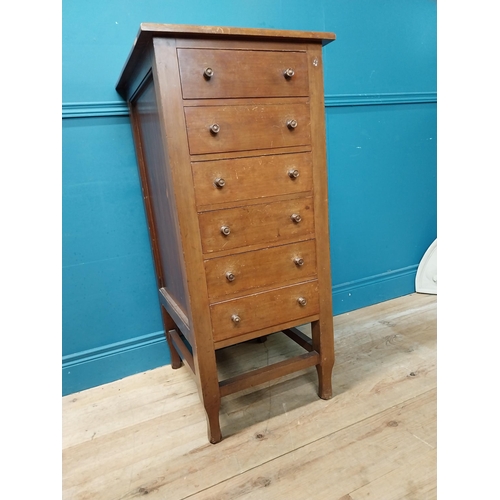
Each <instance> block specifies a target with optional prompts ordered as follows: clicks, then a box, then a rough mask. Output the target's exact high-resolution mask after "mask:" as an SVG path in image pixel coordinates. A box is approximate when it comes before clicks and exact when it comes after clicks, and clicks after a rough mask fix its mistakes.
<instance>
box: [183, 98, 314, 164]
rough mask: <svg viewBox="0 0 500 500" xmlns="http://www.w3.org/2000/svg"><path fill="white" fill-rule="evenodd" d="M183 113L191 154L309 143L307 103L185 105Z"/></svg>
mask: <svg viewBox="0 0 500 500" xmlns="http://www.w3.org/2000/svg"><path fill="white" fill-rule="evenodd" d="M184 113H185V116H186V127H187V135H188V142H189V151H190V153H191V154H192V155H196V154H205V153H220V152H225V151H248V150H256V149H271V148H283V147H287V146H305V145H310V144H311V132H310V115H309V104H308V103H295V104H254V105H235V106H199V107H185V108H184ZM293 125H296V126H295V128H293Z"/></svg>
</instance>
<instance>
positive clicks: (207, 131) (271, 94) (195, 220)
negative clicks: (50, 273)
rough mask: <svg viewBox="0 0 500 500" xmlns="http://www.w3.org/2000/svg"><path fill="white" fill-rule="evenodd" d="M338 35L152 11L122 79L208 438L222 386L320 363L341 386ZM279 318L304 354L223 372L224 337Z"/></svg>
mask: <svg viewBox="0 0 500 500" xmlns="http://www.w3.org/2000/svg"><path fill="white" fill-rule="evenodd" d="M334 39H335V35H334V34H333V33H316V32H302V31H281V30H264V29H243V28H224V27H208V26H182V25H166V24H142V25H141V28H140V31H139V34H138V36H137V38H136V40H135V43H134V46H133V48H132V51H131V53H130V55H129V58H128V60H127V62H126V64H125V66H124V69H123V71H122V74H121V76H120V79H119V81H118V84H117V90H118V92H119V93H120V95H121V96H122V97H123V98H124V99H126V100H127V102H128V103H129V108H130V113H131V122H132V129H133V134H134V141H135V145H136V151H137V159H138V165H139V171H140V176H141V183H142V189H143V196H144V203H145V209H146V213H147V218H148V225H149V231H150V236H151V246H152V251H153V257H154V262H155V268H156V276H157V282H158V290H159V298H160V304H161V310H162V315H163V321H164V326H165V333H166V337H167V341H168V344H169V348H170V351H171V357H172V367H173V368H178V367H180V366H181V364H182V360H184V361H185V362H186V363H187V364H188V365H189V366H190V368H191V369H192V371H193V373H194V374H195V378H196V381H197V384H198V389H199V393H200V397H201V400H202V402H203V405H204V408H205V411H206V415H207V424H208V436H209V440H210V441H211V442H212V443H216V442H218V441H220V439H221V437H222V436H221V430H220V425H219V408H220V399H221V397H223V396H225V395H228V394H231V393H233V392H236V391H239V390H242V389H245V388H248V387H252V386H254V385H257V384H260V383H263V382H266V381H268V380H270V379H272V378H276V377H280V376H283V375H286V374H289V373H292V372H294V371H297V370H301V369H303V368H306V367H309V366H316V369H317V372H318V380H319V396H320V397H321V398H324V399H328V398H331V397H332V380H331V376H332V368H333V363H334V349H333V319H332V303H331V277H330V256H329V236H328V207H327V177H326V152H325V123H324V103H323V74H322V58H321V55H322V54H321V52H322V46H323V45H324V44H326V43H328V42H329V41H331V40H334ZM305 323H311V332H312V338H309V337H307V336H306V335H304V334H303V333H302V332H301V331H300V330H298V329H297V328H296V326H298V325H302V324H305ZM279 331H281V332H283V333H285V334H286V335H288V337H290V339H292V340H294V341H295V342H297V343H298V344H300V345H301V346H302V347H303V348H304V354H303V355H300V356H297V357H294V358H291V359H287V360H285V361H282V362H280V363H277V364H275V365H271V366H269V367H265V368H263V369H258V370H254V371H252V372H249V373H245V374H241V375H239V376H236V377H234V378H232V379H227V380H222V381H219V378H218V373H217V365H216V357H215V351H216V350H217V349H221V348H224V347H227V346H230V345H232V344H235V343H240V342H244V341H247V340H251V339H255V338H259V337H263V336H265V335H267V334H270V333H274V332H279Z"/></svg>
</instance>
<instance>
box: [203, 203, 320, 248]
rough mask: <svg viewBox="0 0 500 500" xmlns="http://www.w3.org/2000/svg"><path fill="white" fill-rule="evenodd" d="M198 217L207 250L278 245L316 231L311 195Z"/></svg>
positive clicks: (306, 237) (213, 212) (211, 212)
mask: <svg viewBox="0 0 500 500" xmlns="http://www.w3.org/2000/svg"><path fill="white" fill-rule="evenodd" d="M294 219H295V220H294ZM198 220H199V223H200V232H201V240H202V241H201V243H202V247H203V253H205V254H207V253H211V252H219V251H222V250H231V249H234V248H239V247H245V246H249V245H258V244H268V245H270V246H275V245H279V244H281V243H282V244H285V243H289V242H290V240H299V239H302V240H306V239H311V238H312V237H313V234H314V209H313V200H312V198H311V197H307V198H298V199H295V200H286V201H277V202H273V203H265V204H259V205H249V206H246V207H238V208H228V209H224V210H213V211H210V212H203V213H201V214H198Z"/></svg>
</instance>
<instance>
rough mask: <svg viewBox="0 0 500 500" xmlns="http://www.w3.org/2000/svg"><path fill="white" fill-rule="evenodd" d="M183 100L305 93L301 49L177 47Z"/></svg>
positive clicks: (305, 71)
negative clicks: (291, 50)
mask: <svg viewBox="0 0 500 500" xmlns="http://www.w3.org/2000/svg"><path fill="white" fill-rule="evenodd" d="M177 57H178V60H179V70H180V75H181V86H182V96H183V98H184V99H207V98H208V99H209V98H235V97H290V96H307V95H309V75H308V73H307V56H306V53H305V52H290V51H249V50H217V49H178V50H177Z"/></svg>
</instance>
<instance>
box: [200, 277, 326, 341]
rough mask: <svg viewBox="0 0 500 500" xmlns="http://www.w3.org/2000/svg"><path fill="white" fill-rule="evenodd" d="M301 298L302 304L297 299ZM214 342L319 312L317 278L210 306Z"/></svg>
mask: <svg viewBox="0 0 500 500" xmlns="http://www.w3.org/2000/svg"><path fill="white" fill-rule="evenodd" d="M301 299H304V300H305V303H304V301H302V305H301V303H300V302H299V301H300V300H301ZM210 310H211V316H212V329H213V338H214V341H215V342H218V341H220V340H225V339H229V338H234V337H238V336H239V335H244V334H246V333H249V332H252V331H254V330H261V329H264V328H267V327H271V326H274V325H279V324H281V323H285V322H289V321H294V320H299V319H300V318H306V317H307V316H312V315H315V314H318V312H319V296H318V283H317V281H309V282H307V283H299V284H297V285H292V286H287V287H282V288H278V289H274V290H271V291H269V292H263V293H257V294H254V295H249V296H246V297H242V298H239V299H234V300H228V301H225V302H219V303H217V304H212V305H211V306H210Z"/></svg>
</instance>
